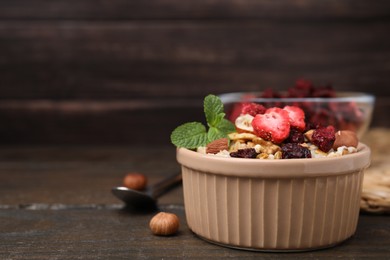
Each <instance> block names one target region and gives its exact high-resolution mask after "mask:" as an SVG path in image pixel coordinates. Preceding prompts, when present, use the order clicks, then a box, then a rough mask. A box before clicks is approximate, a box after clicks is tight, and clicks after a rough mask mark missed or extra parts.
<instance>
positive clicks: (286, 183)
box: [182, 164, 365, 250]
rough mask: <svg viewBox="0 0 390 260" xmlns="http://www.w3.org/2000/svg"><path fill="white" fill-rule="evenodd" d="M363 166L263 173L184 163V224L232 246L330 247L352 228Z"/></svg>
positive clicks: (270, 248) (267, 247)
mask: <svg viewBox="0 0 390 260" xmlns="http://www.w3.org/2000/svg"><path fill="white" fill-rule="evenodd" d="M330 167H331V166H330ZM364 168H365V167H364ZM364 168H363V167H361V168H359V169H357V170H355V171H349V172H342V173H340V174H334V173H333V174H331V175H329V176H327V175H318V174H317V175H316V174H314V176H311V175H310V174H308V176H307V177H303V176H302V174H300V173H299V174H295V173H294V172H292V173H291V176H295V175H296V177H291V178H278V177H276V178H272V177H269V176H267V177H266V178H264V177H255V176H245V175H244V176H240V175H239V174H237V175H236V176H234V174H227V175H226V174H224V173H223V172H208V171H203V170H196V169H193V168H191V167H187V166H185V165H183V164H182V175H183V190H184V203H185V212H186V218H187V223H188V225H189V228H190V229H191V230H192V231H193V232H194V233H196V234H197V235H199V236H200V237H202V238H205V239H207V240H210V241H211V242H215V243H219V244H224V245H227V246H231V247H239V248H244V249H245V248H246V249H251V250H311V249H316V248H323V247H329V246H332V245H335V244H337V243H340V242H342V241H344V240H345V239H347V238H349V237H351V236H352V235H353V234H354V233H355V231H356V227H357V223H358V217H359V207H360V195H361V190H362V182H363V175H364V173H363V171H364Z"/></svg>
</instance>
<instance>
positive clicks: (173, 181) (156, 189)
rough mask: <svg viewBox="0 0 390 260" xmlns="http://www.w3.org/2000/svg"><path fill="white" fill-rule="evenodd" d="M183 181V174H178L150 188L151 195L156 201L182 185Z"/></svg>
mask: <svg viewBox="0 0 390 260" xmlns="http://www.w3.org/2000/svg"><path fill="white" fill-rule="evenodd" d="M181 181H182V178H181V173H176V174H174V175H172V176H169V177H167V178H165V179H163V180H161V181H160V182H158V183H156V184H154V185H153V186H152V187H150V189H149V194H150V196H151V197H152V198H153V199H155V200H156V199H157V198H158V197H160V196H161V195H163V194H164V193H166V192H167V191H169V190H170V189H171V188H173V187H174V186H176V185H177V184H179V183H181Z"/></svg>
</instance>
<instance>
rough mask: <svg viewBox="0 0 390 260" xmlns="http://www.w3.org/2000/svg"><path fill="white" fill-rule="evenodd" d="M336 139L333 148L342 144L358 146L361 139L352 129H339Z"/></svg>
mask: <svg viewBox="0 0 390 260" xmlns="http://www.w3.org/2000/svg"><path fill="white" fill-rule="evenodd" d="M335 136H336V140H335V141H334V144H333V149H334V150H336V149H337V148H338V147H340V146H347V147H350V146H353V147H355V148H356V147H357V146H358V143H359V139H358V137H357V135H356V133H355V132H354V131H350V130H341V131H337V132H336V134H335Z"/></svg>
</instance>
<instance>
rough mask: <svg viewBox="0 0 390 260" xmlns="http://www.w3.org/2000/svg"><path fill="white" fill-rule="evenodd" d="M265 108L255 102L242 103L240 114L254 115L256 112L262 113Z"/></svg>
mask: <svg viewBox="0 0 390 260" xmlns="http://www.w3.org/2000/svg"><path fill="white" fill-rule="evenodd" d="M265 110H266V108H265V107H264V106H263V105H260V104H256V103H244V104H242V107H241V114H242V115H245V114H249V115H251V116H255V115H257V114H264V113H265Z"/></svg>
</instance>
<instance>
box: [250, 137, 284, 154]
mask: <svg viewBox="0 0 390 260" xmlns="http://www.w3.org/2000/svg"><path fill="white" fill-rule="evenodd" d="M252 142H253V143H255V144H259V145H261V148H260V152H262V153H267V154H274V153H276V152H277V151H280V150H281V148H280V146H278V145H276V144H274V143H272V142H270V141H266V140H264V139H263V138H261V137H256V138H253V139H252Z"/></svg>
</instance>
